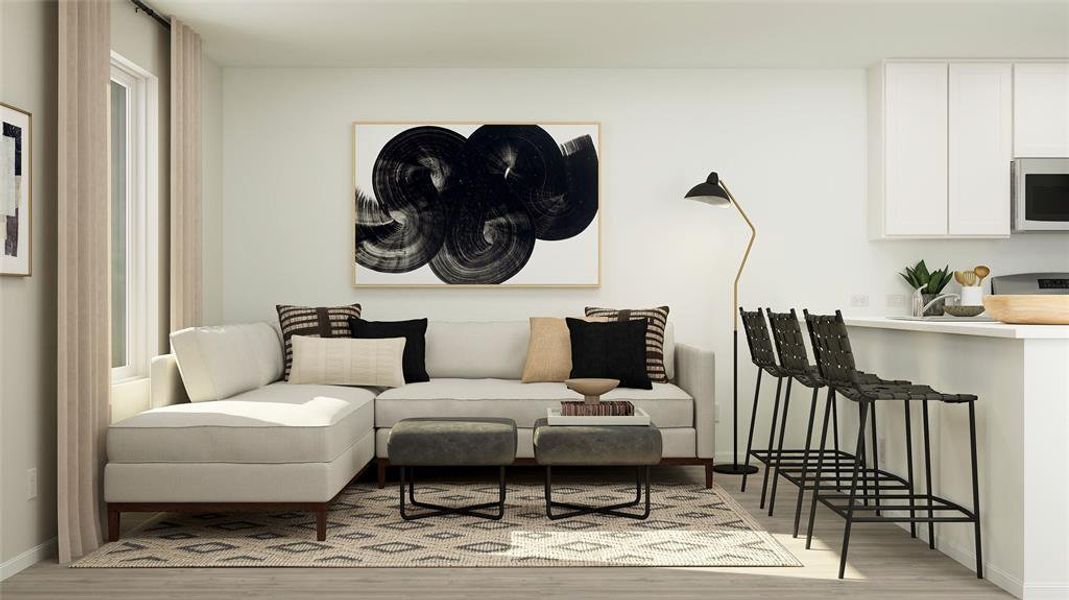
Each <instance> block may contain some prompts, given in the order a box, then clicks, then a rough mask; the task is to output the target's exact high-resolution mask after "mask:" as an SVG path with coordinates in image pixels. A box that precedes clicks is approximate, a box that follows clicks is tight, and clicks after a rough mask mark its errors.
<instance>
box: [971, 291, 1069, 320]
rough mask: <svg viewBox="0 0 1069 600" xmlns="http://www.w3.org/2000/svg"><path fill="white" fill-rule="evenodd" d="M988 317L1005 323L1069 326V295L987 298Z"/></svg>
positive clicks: (985, 303)
mask: <svg viewBox="0 0 1069 600" xmlns="http://www.w3.org/2000/svg"><path fill="white" fill-rule="evenodd" d="M984 307H985V308H986V309H987V313H988V315H990V316H991V317H992V318H995V319H998V320H999V321H1002V322H1003V323H1020V324H1029V325H1069V295H1061V296H1043V295H1004V296H994V295H992V296H985V297H984Z"/></svg>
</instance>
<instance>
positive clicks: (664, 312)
mask: <svg viewBox="0 0 1069 600" xmlns="http://www.w3.org/2000/svg"><path fill="white" fill-rule="evenodd" d="M586 316H588V317H600V318H604V319H608V320H609V321H630V320H632V319H646V320H647V321H646V323H647V325H646V372H647V374H648V375H649V376H650V381H653V382H655V383H668V373H667V371H666V370H665V367H664V330H665V327H667V325H668V307H667V306H659V307H657V308H639V309H631V308H599V307H597V306H588V307H586Z"/></svg>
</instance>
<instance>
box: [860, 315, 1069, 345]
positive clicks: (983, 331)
mask: <svg viewBox="0 0 1069 600" xmlns="http://www.w3.org/2000/svg"><path fill="white" fill-rule="evenodd" d="M843 319H844V320H845V321H846V324H847V325H850V326H852V327H876V328H879V329H895V330H899V331H920V332H926V333H951V334H957V335H982V336H985V337H998V338H1012V339H1055V340H1069V325H1009V324H1006V323H999V322H991V321H970V320H964V319H963V320H961V321H906V320H902V319H892V318H890V317H848V316H844V317H843Z"/></svg>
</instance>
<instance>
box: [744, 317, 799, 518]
mask: <svg viewBox="0 0 1069 600" xmlns="http://www.w3.org/2000/svg"><path fill="white" fill-rule="evenodd" d="M739 315H740V316H741V317H742V326H743V329H744V331H745V332H746V344H747V345H748V346H749V348H750V360H751V361H753V364H754V366H756V367H757V384H756V385H755V386H754V394H753V412H752V413H751V414H750V433H749V435H748V436H747V437H746V464H747V465H749V464H750V457H751V456H752V457H753V458H755V459H757V460H758V461H759V462H761V463H762V464H764V465H765V469H764V471H765V473H764V482H763V483H762V486H761V508H764V507H765V494H766V492H767V489H768V469H769V467H768V465H769V459H770V456H771V454H772V443H773V441H774V440H775V435H776V416H777V415H778V413H779V398H780V392H781V391H782V388H783V379H784V377H786V375H785V374H784V372H783V370H782V369H780V367H779V365H777V364H776V355H775V354H774V352H773V350H772V340H771V338H769V336H768V324H767V323H765V314H764V313H763V312H761V309H760V308H758V309H757V310H755V311H747V310H744V309H743V308H742V307H739ZM764 373H768V374H769V375H771V376H772V377H775V378H776V401H775V403H774V404H773V405H772V424H771V427H770V430H769V432H768V446H767V447H766V448H765V449H764V450H760V449H758V450H755V449H754V447H753V436H754V427H755V426H756V424H757V405H758V400H759V399H760V396H761V376H762V375H763V374H764ZM790 385H791V384H790V379H788V381H787V395H788V396H789V395H790V393H791V388H790ZM747 477H748V475H747V474H744V475H743V476H742V491H743V492H745V491H746V478H747Z"/></svg>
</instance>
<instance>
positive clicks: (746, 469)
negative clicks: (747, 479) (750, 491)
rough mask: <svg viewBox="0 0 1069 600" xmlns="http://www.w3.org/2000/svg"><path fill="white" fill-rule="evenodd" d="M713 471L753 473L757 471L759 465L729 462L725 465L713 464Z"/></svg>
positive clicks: (741, 473) (727, 473)
mask: <svg viewBox="0 0 1069 600" xmlns="http://www.w3.org/2000/svg"><path fill="white" fill-rule="evenodd" d="M713 471H715V472H717V473H723V474H724V475H753V474H754V473H756V472H757V467H755V466H753V465H735V464H732V463H727V464H723V465H713Z"/></svg>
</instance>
